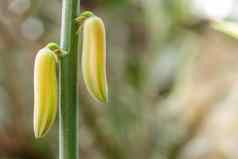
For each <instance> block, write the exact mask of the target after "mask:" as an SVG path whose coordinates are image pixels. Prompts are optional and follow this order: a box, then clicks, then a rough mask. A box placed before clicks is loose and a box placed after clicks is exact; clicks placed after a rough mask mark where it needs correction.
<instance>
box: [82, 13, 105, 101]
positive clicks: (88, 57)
mask: <svg viewBox="0 0 238 159" xmlns="http://www.w3.org/2000/svg"><path fill="white" fill-rule="evenodd" d="M82 72H83V79H84V82H85V84H86V87H87V89H88V91H89V93H90V94H91V95H92V96H93V97H95V98H96V99H97V100H98V101H100V102H103V103H106V102H107V100H108V86H107V78H106V35H105V27H104V23H103V21H102V20H101V19H100V18H99V17H96V16H91V17H89V18H88V19H86V20H85V21H84V24H83V54H82Z"/></svg>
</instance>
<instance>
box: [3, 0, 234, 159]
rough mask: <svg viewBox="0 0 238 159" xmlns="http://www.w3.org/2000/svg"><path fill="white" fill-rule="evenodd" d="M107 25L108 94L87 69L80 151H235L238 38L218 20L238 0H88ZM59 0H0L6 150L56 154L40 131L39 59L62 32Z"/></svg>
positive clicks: (9, 156)
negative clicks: (90, 82) (213, 23)
mask: <svg viewBox="0 0 238 159" xmlns="http://www.w3.org/2000/svg"><path fill="white" fill-rule="evenodd" d="M81 5H82V10H92V11H94V12H95V13H96V14H97V15H99V16H101V17H102V18H103V19H104V21H105V25H106V27H107V39H108V41H107V43H108V66H109V68H108V75H109V83H110V87H109V88H110V102H109V104H108V105H100V104H98V103H96V102H94V100H92V98H91V97H90V96H89V95H88V93H87V91H86V89H85V86H84V84H83V83H82V77H81V76H80V74H79V79H80V87H79V88H78V89H79V90H80V91H79V92H80V131H79V132H78V133H79V135H80V146H79V151H80V157H81V158H82V159H237V158H238V151H237V149H238V41H237V40H235V39H232V38H231V37H228V36H226V35H224V34H223V33H220V32H217V31H215V30H213V29H212V28H211V27H210V26H209V25H208V22H209V21H210V20H213V19H216V20H222V19H225V20H230V21H237V20H238V2H237V1H236V0H81ZM60 16H61V1H60V0H1V1H0V159H55V158H57V157H58V124H57V122H56V123H55V125H54V127H53V129H52V130H51V131H50V133H49V134H48V135H47V136H46V137H45V138H43V139H40V140H35V139H34V135H33V124H32V123H33V120H32V118H33V116H32V115H33V64H34V57H35V55H36V52H37V50H38V49H39V48H41V47H43V46H45V45H46V44H47V43H48V42H50V41H55V42H58V41H59V38H60V34H59V32H60Z"/></svg>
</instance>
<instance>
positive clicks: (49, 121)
mask: <svg viewBox="0 0 238 159" xmlns="http://www.w3.org/2000/svg"><path fill="white" fill-rule="evenodd" d="M56 69H57V57H56V55H55V54H54V52H53V51H52V50H50V49H49V48H48V47H45V48H43V49H41V50H39V52H38V53H37V55H36V59H35V66H34V133H35V137H36V138H40V137H43V136H44V135H45V134H46V133H47V131H48V130H49V129H50V127H51V126H52V125H53V122H54V120H55V116H56V113H57V97H58V93H57V85H58V84H57V73H56Z"/></svg>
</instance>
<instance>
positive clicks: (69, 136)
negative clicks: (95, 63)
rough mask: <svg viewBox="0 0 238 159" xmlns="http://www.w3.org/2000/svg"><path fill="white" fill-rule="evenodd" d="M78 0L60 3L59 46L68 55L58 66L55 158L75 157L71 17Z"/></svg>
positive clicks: (74, 62) (74, 45) (75, 95)
mask: <svg viewBox="0 0 238 159" xmlns="http://www.w3.org/2000/svg"><path fill="white" fill-rule="evenodd" d="M79 7H80V1H79V0H63V4H62V21H61V22H62V24H61V42H60V46H61V48H62V49H63V50H65V51H67V52H68V54H67V56H65V57H64V58H62V59H61V60H60V67H59V78H60V80H59V88H60V95H59V99H60V100H59V105H60V106H59V158H60V159H77V158H78V155H79V153H78V150H79V149H78V145H79V144H78V137H77V133H78V109H79V105H78V104H77V103H78V93H77V72H78V71H77V63H78V55H77V51H78V35H77V34H76V32H77V26H76V23H75V20H74V19H75V18H76V17H77V15H78V13H79Z"/></svg>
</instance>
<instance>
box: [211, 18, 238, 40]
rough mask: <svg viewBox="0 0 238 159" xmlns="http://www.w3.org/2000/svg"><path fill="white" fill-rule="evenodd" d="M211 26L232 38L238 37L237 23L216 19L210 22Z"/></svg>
mask: <svg viewBox="0 0 238 159" xmlns="http://www.w3.org/2000/svg"><path fill="white" fill-rule="evenodd" d="M211 27H212V28H213V29H215V30H216V31H219V32H222V33H224V34H226V35H228V36H230V37H232V38H235V39H238V23H234V22H224V21H216V22H212V23H211Z"/></svg>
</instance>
